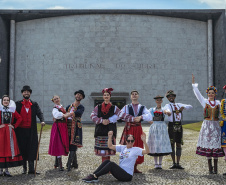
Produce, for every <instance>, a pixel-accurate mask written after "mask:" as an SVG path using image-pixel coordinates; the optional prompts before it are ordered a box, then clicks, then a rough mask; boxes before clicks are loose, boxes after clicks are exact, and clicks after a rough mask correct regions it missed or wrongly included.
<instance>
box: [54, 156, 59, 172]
mask: <svg viewBox="0 0 226 185" xmlns="http://www.w3.org/2000/svg"><path fill="white" fill-rule="evenodd" d="M57 167H59V164H58V160H57V157H56V158H55V164H54V168H55V169H56V168H57Z"/></svg>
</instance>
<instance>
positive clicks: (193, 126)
mask: <svg viewBox="0 0 226 185" xmlns="http://www.w3.org/2000/svg"><path fill="white" fill-rule="evenodd" d="M201 126H202V121H200V122H197V123H190V124H186V125H183V128H187V129H190V130H195V131H198V132H199V131H200V129H201Z"/></svg>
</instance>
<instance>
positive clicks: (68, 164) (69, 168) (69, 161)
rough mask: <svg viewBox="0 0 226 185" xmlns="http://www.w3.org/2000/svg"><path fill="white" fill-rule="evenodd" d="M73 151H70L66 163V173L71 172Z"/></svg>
mask: <svg viewBox="0 0 226 185" xmlns="http://www.w3.org/2000/svg"><path fill="white" fill-rule="evenodd" d="M74 155H75V151H70V154H69V156H68V161H67V171H71V167H72V163H73V160H74Z"/></svg>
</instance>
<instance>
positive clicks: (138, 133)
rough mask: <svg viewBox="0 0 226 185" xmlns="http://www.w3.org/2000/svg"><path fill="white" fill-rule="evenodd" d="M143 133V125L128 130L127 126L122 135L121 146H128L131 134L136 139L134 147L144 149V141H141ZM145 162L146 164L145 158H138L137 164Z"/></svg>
mask: <svg viewBox="0 0 226 185" xmlns="http://www.w3.org/2000/svg"><path fill="white" fill-rule="evenodd" d="M142 133H143V130H142V127H141V125H138V126H133V125H131V126H130V128H129V129H127V125H126V126H125V128H124V130H123V133H122V137H121V140H120V144H121V145H125V144H126V136H127V135H129V134H131V135H133V136H134V137H135V142H134V145H133V146H134V147H140V148H144V144H143V141H142V140H141V135H142ZM143 162H144V156H138V158H137V160H136V164H141V163H143Z"/></svg>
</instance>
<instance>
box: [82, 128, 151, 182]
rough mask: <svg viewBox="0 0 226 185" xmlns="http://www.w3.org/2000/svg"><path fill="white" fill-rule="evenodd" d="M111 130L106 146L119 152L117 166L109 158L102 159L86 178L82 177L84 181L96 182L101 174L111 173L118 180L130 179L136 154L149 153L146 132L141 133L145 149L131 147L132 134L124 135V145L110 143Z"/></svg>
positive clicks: (132, 142) (133, 139) (132, 143)
mask: <svg viewBox="0 0 226 185" xmlns="http://www.w3.org/2000/svg"><path fill="white" fill-rule="evenodd" d="M112 136H113V132H112V131H109V132H108V147H109V149H112V150H114V151H116V152H120V155H119V160H120V161H119V166H118V165H117V164H116V163H114V162H111V161H110V160H106V161H104V162H103V163H102V164H101V165H100V166H99V167H98V168H97V169H96V171H94V172H93V174H90V175H89V176H87V177H86V178H84V179H82V180H83V181H85V182H98V177H100V176H101V175H105V174H108V173H109V172H111V174H112V175H113V176H114V177H115V178H116V179H118V180H119V181H131V180H132V178H133V171H134V165H135V162H136V159H137V157H138V156H143V155H144V154H148V153H149V149H148V146H147V143H146V134H145V133H143V134H142V135H141V140H142V141H143V143H144V146H145V149H144V150H143V149H142V148H139V147H133V145H134V141H135V138H134V136H133V135H128V136H127V137H126V145H113V144H112Z"/></svg>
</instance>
